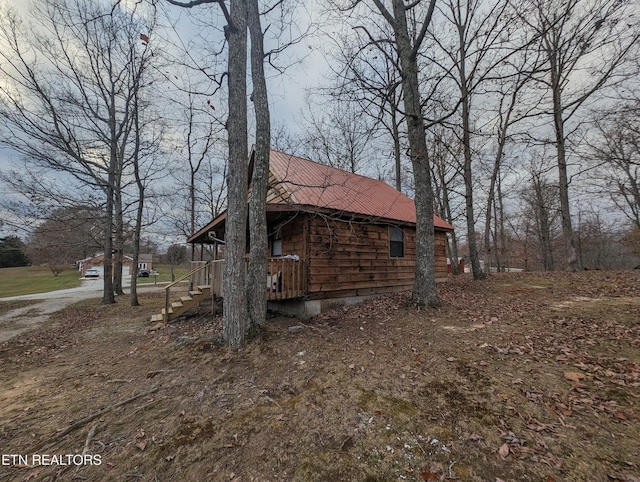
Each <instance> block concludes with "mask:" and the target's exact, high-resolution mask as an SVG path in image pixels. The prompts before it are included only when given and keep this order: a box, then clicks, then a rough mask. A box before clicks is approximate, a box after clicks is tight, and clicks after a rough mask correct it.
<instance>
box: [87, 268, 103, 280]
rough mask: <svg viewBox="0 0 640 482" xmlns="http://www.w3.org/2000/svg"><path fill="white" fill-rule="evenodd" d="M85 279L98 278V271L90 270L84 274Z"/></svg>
mask: <svg viewBox="0 0 640 482" xmlns="http://www.w3.org/2000/svg"><path fill="white" fill-rule="evenodd" d="M84 277H85V278H100V271H98V270H97V269H93V268H90V269H88V270H87V271H85V272H84Z"/></svg>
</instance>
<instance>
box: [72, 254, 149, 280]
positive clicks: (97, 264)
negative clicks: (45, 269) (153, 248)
mask: <svg viewBox="0 0 640 482" xmlns="http://www.w3.org/2000/svg"><path fill="white" fill-rule="evenodd" d="M132 263H133V258H132V257H131V256H123V257H122V275H123V276H129V275H130V274H131V266H132ZM88 269H95V270H98V273H100V276H103V275H104V253H98V254H96V255H95V256H91V257H89V258H85V259H81V260H80V261H78V271H79V272H80V274H81V276H82V277H84V275H85V273H86V272H87V270H88ZM138 269H139V270H141V269H146V270H149V271H151V270H152V269H153V255H151V254H140V255H138Z"/></svg>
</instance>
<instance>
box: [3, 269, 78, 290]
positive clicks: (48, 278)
mask: <svg viewBox="0 0 640 482" xmlns="http://www.w3.org/2000/svg"><path fill="white" fill-rule="evenodd" d="M77 286H80V276H79V274H78V271H77V270H76V269H75V268H71V269H68V270H66V271H63V272H62V273H60V274H58V276H54V275H53V273H52V272H51V270H50V269H49V268H48V267H47V266H23V267H20V268H0V297H1V298H5V297H9V296H21V295H31V294H34V293H46V292H49V291H55V290H63V289H67V288H75V287H77Z"/></svg>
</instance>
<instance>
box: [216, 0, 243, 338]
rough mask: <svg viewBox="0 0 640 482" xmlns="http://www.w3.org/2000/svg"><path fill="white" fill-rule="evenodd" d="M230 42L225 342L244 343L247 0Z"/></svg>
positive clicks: (237, 7)
mask: <svg viewBox="0 0 640 482" xmlns="http://www.w3.org/2000/svg"><path fill="white" fill-rule="evenodd" d="M225 35H226V38H227V43H228V45H229V60H228V64H229V65H228V67H229V68H228V77H227V82H228V86H229V101H228V102H229V119H228V121H227V129H228V132H229V171H228V176H227V197H228V207H227V220H226V227H225V241H226V247H225V263H224V278H223V283H222V292H223V297H224V303H223V323H222V331H223V336H224V339H225V341H226V342H227V343H228V344H229V345H230V346H231V347H234V348H238V347H240V346H242V344H243V342H244V339H245V336H246V332H247V328H248V323H247V321H248V316H247V292H246V284H245V280H246V266H245V252H246V244H247V176H248V170H247V157H248V150H247V84H246V74H247V8H246V2H245V0H231V2H230V21H229V25H227V26H226V28H225Z"/></svg>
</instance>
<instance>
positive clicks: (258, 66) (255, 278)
mask: <svg viewBox="0 0 640 482" xmlns="http://www.w3.org/2000/svg"><path fill="white" fill-rule="evenodd" d="M247 5H248V8H247V23H248V27H249V34H250V36H251V79H252V83H253V95H252V96H251V99H252V100H253V106H254V110H255V116H256V144H255V148H254V155H253V173H252V177H251V201H250V205H249V229H250V233H249V237H250V238H249V239H250V244H251V246H250V257H249V272H248V275H247V301H248V303H249V304H248V306H247V311H248V312H249V316H250V318H251V323H252V324H253V325H256V326H258V327H264V325H265V323H266V317H267V301H266V297H265V295H264V288H265V282H264V281H265V279H266V278H267V249H268V245H267V208H266V204H267V188H268V184H269V153H270V151H271V119H270V115H269V99H268V96H267V83H266V79H265V75H264V58H265V53H264V41H263V36H262V27H261V25H260V12H259V10H258V0H248V4H247Z"/></svg>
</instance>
